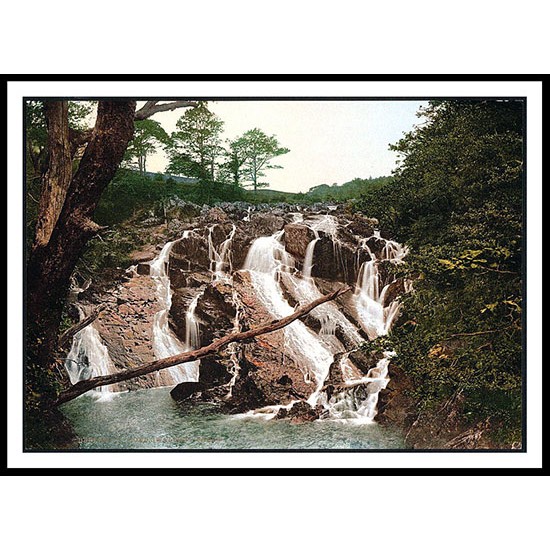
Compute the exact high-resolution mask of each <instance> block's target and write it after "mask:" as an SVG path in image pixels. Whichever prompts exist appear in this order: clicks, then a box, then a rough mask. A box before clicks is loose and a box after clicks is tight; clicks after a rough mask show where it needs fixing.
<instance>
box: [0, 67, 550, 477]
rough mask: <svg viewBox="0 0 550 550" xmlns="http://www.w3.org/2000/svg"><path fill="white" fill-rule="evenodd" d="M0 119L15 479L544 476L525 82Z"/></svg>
mask: <svg viewBox="0 0 550 550" xmlns="http://www.w3.org/2000/svg"><path fill="white" fill-rule="evenodd" d="M8 107H9V115H10V118H9V132H10V141H9V147H10V149H9V159H10V164H9V179H10V185H9V190H10V197H11V198H10V205H13V208H11V206H10V220H11V217H12V216H13V217H15V218H17V217H18V216H19V217H21V218H22V220H20V221H19V222H17V223H16V222H15V221H14V223H11V221H10V225H9V227H10V243H12V244H11V246H10V255H13V258H14V259H13V262H14V263H13V265H16V264H17V265H18V266H20V268H21V271H20V272H19V273H18V272H14V273H13V274H12V273H11V270H10V276H13V277H14V280H15V281H17V283H14V285H17V284H20V281H22V288H21V291H22V292H21V293H20V294H18V293H15V292H13V293H11V292H10V296H9V300H10V311H19V312H21V315H20V316H19V317H18V316H17V315H15V316H14V317H13V319H14V320H13V322H10V327H9V329H10V331H13V332H14V338H13V339H12V338H10V344H11V345H10V355H12V354H13V360H10V363H9V381H8V382H9V393H8V396H9V410H10V412H11V414H12V427H11V432H10V441H9V443H10V445H9V453H8V462H11V464H12V465H13V467H46V468H48V467H57V468H89V467H95V468H97V467H99V468H103V467H114V468H127V467H128V466H129V465H132V466H134V465H136V466H145V467H162V468H188V469H194V468H221V467H223V468H227V469H231V468H243V467H245V468H251V467H252V468H266V469H267V468H269V469H272V468H281V469H284V468H291V467H292V468H318V467H325V468H326V467H328V468H354V469H365V470H366V469H395V468H411V469H412V468H441V469H445V468H462V469H464V470H468V469H471V468H485V469H495V468H539V467H540V466H541V465H542V403H541V387H542V357H541V355H540V349H539V344H540V343H541V339H540V336H541V329H540V323H539V320H538V319H539V316H540V318H541V317H542V314H541V311H542V310H541V304H540V301H539V300H538V299H534V298H532V297H533V296H536V295H538V293H539V291H540V289H541V273H542V271H541V267H540V266H541V264H540V257H536V256H537V242H538V240H540V237H541V231H542V226H541V216H540V212H539V209H538V208H537V205H540V198H541V189H542V172H541V167H542V141H541V136H542V125H541V124H542V122H541V121H542V119H541V114H542V96H541V82H540V81H537V80H536V79H535V78H532V79H530V78H526V79H521V80H513V79H510V80H509V81H502V80H498V81H497V80H495V81H490V80H488V79H487V78H484V79H483V80H481V79H480V78H477V79H469V80H462V81H454V80H449V81H445V80H443V79H441V80H429V79H425V80H422V79H415V80H409V81H407V80H391V79H388V80H387V81H369V80H365V79H361V78H355V79H350V80H346V81H343V80H331V79H327V80H325V81H319V82H301V81H298V79H295V80H292V79H287V80H276V79H274V80H273V81H257V80H254V79H253V78H252V77H251V78H244V77H243V78H242V80H232V81H223V80H222V79H218V78H215V77H211V78H204V79H201V80H190V79H188V80H181V81H178V80H174V81H167V82H160V81H159V82H157V81H141V82H135V81H119V82H105V81H93V80H90V81H82V82H71V81H67V80H55V79H54V80H48V81H44V80H37V81H25V80H15V81H12V82H9V84H8ZM12 199H13V200H12ZM15 205H18V206H17V207H16V206H15ZM21 221H22V223H21ZM21 227H23V231H21ZM528 236H529V241H527V237H528ZM528 242H529V243H531V242H533V243H535V244H534V245H533V246H532V245H531V244H529V246H527V243H528ZM528 250H529V251H530V255H529V256H528V255H527V251H528ZM531 251H533V252H531ZM10 257H11V256H10ZM10 266H11V264H10ZM17 277H19V279H17ZM10 288H11V287H10ZM13 288H15V286H14V287H13ZM528 292H529V294H528ZM21 298H23V303H22V300H21ZM16 320H17V321H20V322H16ZM17 333H19V336H17V337H16V334H17ZM21 334H22V335H23V337H24V338H23V341H24V344H23V347H22V349H21V348H19V349H16V348H17V343H18V342H20V341H21V339H20V338H21ZM528 344H529V345H528Z"/></svg>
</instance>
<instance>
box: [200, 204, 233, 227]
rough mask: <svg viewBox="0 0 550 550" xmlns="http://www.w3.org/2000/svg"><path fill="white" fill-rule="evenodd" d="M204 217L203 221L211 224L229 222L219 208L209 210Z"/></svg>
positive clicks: (227, 217)
mask: <svg viewBox="0 0 550 550" xmlns="http://www.w3.org/2000/svg"><path fill="white" fill-rule="evenodd" d="M204 217H205V221H206V222H207V223H211V224H212V223H225V222H228V221H229V216H228V215H227V214H226V213H225V212H224V211H223V210H222V209H221V208H219V207H213V208H210V209H209V210H208V212H207V213H206V215H205V216H204Z"/></svg>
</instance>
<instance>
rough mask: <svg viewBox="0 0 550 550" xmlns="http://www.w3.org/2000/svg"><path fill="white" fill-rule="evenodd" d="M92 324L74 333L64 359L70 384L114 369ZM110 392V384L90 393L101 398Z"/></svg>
mask: <svg viewBox="0 0 550 550" xmlns="http://www.w3.org/2000/svg"><path fill="white" fill-rule="evenodd" d="M81 314H82V312H81ZM93 325H94V324H93V323H92V324H91V325H88V326H87V327H85V328H83V329H82V330H81V331H80V332H78V333H77V334H75V336H74V338H73V343H72V346H71V350H70V351H69V354H68V355H67V358H66V359H65V368H66V370H67V373H68V374H69V379H70V381H71V384H76V383H77V382H79V381H80V380H88V379H89V378H94V377H96V376H103V375H106V374H112V373H114V372H115V371H116V369H115V367H114V365H113V362H112V361H111V358H110V357H109V352H108V350H107V347H106V346H105V344H103V342H102V341H101V337H100V335H99V332H98V331H97V330H96V328H95V327H94V326H93ZM111 393H112V387H111V386H101V387H99V388H97V389H94V390H92V391H91V394H92V395H95V396H97V397H100V398H101V399H105V398H108V397H110V394H111Z"/></svg>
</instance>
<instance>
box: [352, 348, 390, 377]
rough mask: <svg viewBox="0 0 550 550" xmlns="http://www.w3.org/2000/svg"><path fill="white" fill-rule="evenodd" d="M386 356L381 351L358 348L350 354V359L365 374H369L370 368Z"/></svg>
mask: <svg viewBox="0 0 550 550" xmlns="http://www.w3.org/2000/svg"><path fill="white" fill-rule="evenodd" d="M383 358H384V353H383V352H381V351H367V350H362V349H356V350H354V351H352V352H351V353H350V354H349V359H350V361H352V362H353V364H354V365H355V366H356V367H357V368H358V369H359V370H360V371H361V373H362V374H363V375H365V374H368V372H369V370H370V369H372V368H374V367H376V364H377V363H378V361H380V359H383Z"/></svg>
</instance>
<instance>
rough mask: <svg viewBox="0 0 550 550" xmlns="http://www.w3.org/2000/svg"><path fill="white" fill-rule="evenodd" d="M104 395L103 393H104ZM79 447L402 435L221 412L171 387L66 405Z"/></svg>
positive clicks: (371, 442)
mask: <svg viewBox="0 0 550 550" xmlns="http://www.w3.org/2000/svg"><path fill="white" fill-rule="evenodd" d="M103 395H104V394H103ZM62 410H63V413H64V414H65V416H66V417H67V418H68V419H69V421H70V422H71V424H72V426H73V428H74V430H75V432H76V435H77V438H78V444H77V445H78V448H80V449H119V450H120V449H171V450H177V449H195V450H197V449H220V450H222V449H307V450H314V449H399V448H403V447H404V443H403V438H402V435H401V434H400V433H397V432H395V431H393V430H391V429H390V428H387V427H385V426H381V425H379V424H377V423H371V424H361V425H355V424H346V423H342V422H337V421H330V420H321V421H316V422H308V423H302V424H292V423H290V422H289V421H288V420H265V419H262V418H258V417H250V416H243V415H227V414H221V413H220V412H219V411H218V410H217V409H216V407H215V406H213V405H209V404H201V405H192V406H191V405H187V404H185V405H182V404H180V403H177V402H176V401H174V400H173V399H172V398H171V397H170V389H169V388H156V389H149V390H140V391H134V392H127V393H113V394H110V395H107V396H105V395H104V397H102V398H101V399H99V400H98V399H97V398H95V397H92V396H89V395H84V396H82V397H80V398H78V399H76V400H74V401H72V402H70V403H67V404H66V405H64V406H63V408H62Z"/></svg>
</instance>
